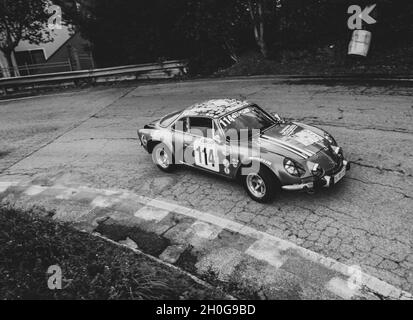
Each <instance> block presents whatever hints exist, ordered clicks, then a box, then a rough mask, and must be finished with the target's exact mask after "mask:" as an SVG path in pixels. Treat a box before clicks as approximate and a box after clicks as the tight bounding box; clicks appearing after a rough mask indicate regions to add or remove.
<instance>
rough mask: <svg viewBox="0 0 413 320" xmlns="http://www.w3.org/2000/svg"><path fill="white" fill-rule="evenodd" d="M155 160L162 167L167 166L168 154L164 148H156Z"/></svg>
mask: <svg viewBox="0 0 413 320" xmlns="http://www.w3.org/2000/svg"><path fill="white" fill-rule="evenodd" d="M156 162H157V163H158V164H159V165H160V166H161V167H162V168H164V169H166V168H168V167H169V155H168V152H167V151H166V150H165V148H158V149H157V150H156Z"/></svg>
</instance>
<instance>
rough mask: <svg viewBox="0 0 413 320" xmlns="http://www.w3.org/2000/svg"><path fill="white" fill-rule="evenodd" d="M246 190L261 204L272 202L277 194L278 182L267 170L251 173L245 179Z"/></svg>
mask: <svg viewBox="0 0 413 320" xmlns="http://www.w3.org/2000/svg"><path fill="white" fill-rule="evenodd" d="M243 184H244V188H245V190H246V191H247V193H248V195H249V196H250V197H251V198H252V199H253V200H255V201H257V202H261V203H268V202H271V201H272V200H273V199H274V197H275V193H276V192H277V189H278V188H277V180H276V178H275V177H274V174H272V172H270V170H268V169H267V168H261V169H260V170H259V171H258V172H256V173H255V172H253V173H249V174H248V175H246V176H244V177H243Z"/></svg>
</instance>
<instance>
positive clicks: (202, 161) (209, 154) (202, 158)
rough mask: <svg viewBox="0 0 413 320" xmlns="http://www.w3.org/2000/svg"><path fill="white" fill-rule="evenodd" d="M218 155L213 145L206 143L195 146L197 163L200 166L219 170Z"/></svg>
mask: <svg viewBox="0 0 413 320" xmlns="http://www.w3.org/2000/svg"><path fill="white" fill-rule="evenodd" d="M217 157H218V155H217V152H216V150H215V148H214V147H213V146H211V145H209V144H204V143H201V144H197V145H196V146H195V164H197V165H198V166H200V167H203V168H206V169H210V170H213V171H216V172H218V171H219V167H218V166H217V165H216V159H217Z"/></svg>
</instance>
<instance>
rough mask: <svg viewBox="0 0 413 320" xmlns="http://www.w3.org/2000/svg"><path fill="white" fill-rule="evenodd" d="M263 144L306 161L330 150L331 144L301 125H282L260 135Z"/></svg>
mask: <svg viewBox="0 0 413 320" xmlns="http://www.w3.org/2000/svg"><path fill="white" fill-rule="evenodd" d="M260 140H261V142H267V143H269V144H271V145H272V146H274V147H277V148H281V149H284V150H286V151H288V152H290V153H294V154H295V155H298V156H300V157H302V158H304V159H308V158H311V157H313V156H314V155H315V154H317V153H318V152H320V151H322V150H324V151H328V150H329V149H330V144H329V142H328V140H326V139H325V138H324V137H323V136H321V135H320V134H318V133H316V132H315V131H313V130H310V129H309V128H308V126H306V127H304V126H302V125H300V124H299V123H291V122H290V123H282V124H279V125H277V126H275V127H273V128H271V129H269V130H267V131H264V132H263V133H262V134H261V135H260Z"/></svg>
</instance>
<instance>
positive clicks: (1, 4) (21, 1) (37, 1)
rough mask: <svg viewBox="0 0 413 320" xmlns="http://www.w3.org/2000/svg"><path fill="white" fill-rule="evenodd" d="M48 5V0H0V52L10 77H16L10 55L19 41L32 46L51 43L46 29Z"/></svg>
mask: <svg viewBox="0 0 413 320" xmlns="http://www.w3.org/2000/svg"><path fill="white" fill-rule="evenodd" d="M49 4H50V2H49V1H48V0H0V50H1V51H2V52H3V54H4V56H5V57H6V59H7V63H8V65H9V67H10V70H11V71H10V75H11V76H12V77H14V76H15V75H16V73H15V71H14V68H13V60H12V55H13V53H14V49H15V48H16V47H17V46H18V44H19V42H20V41H22V40H27V41H29V42H30V43H34V44H39V43H44V42H49V41H52V39H51V38H50V31H49V30H48V29H47V28H46V26H47V22H48V19H49V15H48V14H47V12H46V8H47V6H48V5H49Z"/></svg>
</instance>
